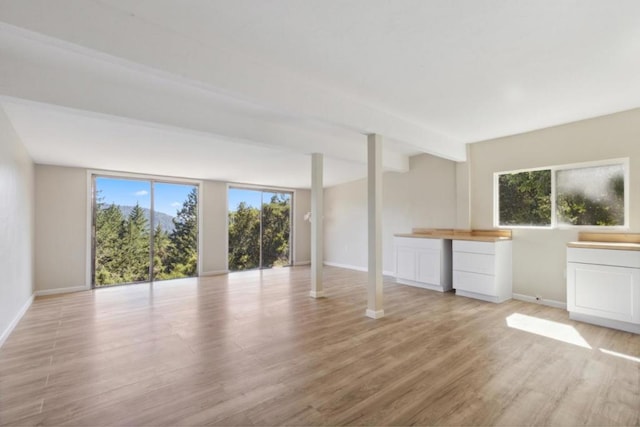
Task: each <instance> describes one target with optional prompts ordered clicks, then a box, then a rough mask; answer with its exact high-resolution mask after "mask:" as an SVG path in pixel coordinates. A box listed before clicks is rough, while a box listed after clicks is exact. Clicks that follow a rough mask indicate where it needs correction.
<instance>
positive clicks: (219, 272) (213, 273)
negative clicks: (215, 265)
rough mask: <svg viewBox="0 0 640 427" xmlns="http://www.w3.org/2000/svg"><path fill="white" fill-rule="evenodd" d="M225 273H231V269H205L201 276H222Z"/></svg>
mask: <svg viewBox="0 0 640 427" xmlns="http://www.w3.org/2000/svg"><path fill="white" fill-rule="evenodd" d="M223 274H229V270H212V271H203V272H202V273H200V276H202V277H207V276H222V275H223Z"/></svg>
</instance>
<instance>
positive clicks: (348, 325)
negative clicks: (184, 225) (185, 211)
mask: <svg viewBox="0 0 640 427" xmlns="http://www.w3.org/2000/svg"><path fill="white" fill-rule="evenodd" d="M365 283H366V274H365V273H361V272H354V271H348V270H342V269H338V268H329V267H327V268H326V269H325V291H326V294H327V296H328V297H327V298H324V299H320V300H314V299H312V298H309V296H308V294H309V287H310V286H309V269H308V268H302V267H298V268H291V269H274V270H268V271H263V272H259V271H252V272H244V273H234V274H231V275H229V276H219V277H210V278H201V279H190V280H179V281H171V282H160V283H156V284H155V285H153V286H150V285H146V284H145V285H133V286H123V287H116V288H109V289H100V290H96V291H90V292H80V293H75V294H68V295H59V296H52V297H45V298H38V299H36V301H35V302H34V304H33V306H32V307H31V308H30V309H29V311H28V312H27V313H26V315H25V316H24V318H23V319H22V321H21V322H20V323H19V325H18V326H17V328H16V330H15V331H14V332H13V334H12V335H11V336H10V337H9V339H8V340H7V342H6V343H5V345H4V346H3V347H2V348H1V349H0V423H1V424H8V425H35V424H38V425H83V426H84V425H87V426H88V425H91V426H95V425H113V424H116V425H201V424H218V425H282V424H288V425H341V424H352V425H409V424H421V425H425V424H430V425H434V424H435V425H549V424H553V425H578V424H580V425H582V424H590V425H638V424H640V337H639V336H638V335H633V334H630V333H625V332H620V331H615V330H611V329H606V328H601V327H597V326H592V325H588V324H584V323H578V322H573V321H570V320H569V319H568V315H567V312H566V311H564V310H559V309H553V308H549V307H544V306H541V305H537V304H530V303H524V302H519V301H509V302H506V303H503V304H498V305H496V304H491V303H485V302H482V301H476V300H472V299H467V298H464V297H460V296H455V295H454V294H452V293H447V294H441V293H437V292H432V291H427V290H422V289H417V288H412V287H407V286H400V285H396V284H393V283H388V282H386V283H385V313H386V315H387V316H386V317H385V318H383V319H380V320H372V319H369V318H367V317H365V316H364V311H365V308H366V292H365ZM553 322H556V323H553ZM509 324H511V326H509ZM540 325H541V326H542V329H541V330H542V331H543V332H544V333H551V334H559V336H560V337H561V338H562V339H564V340H566V341H572V342H574V344H571V343H566V342H563V341H560V340H558V339H554V338H549V337H545V336H541V335H539V334H537V333H533V332H527V331H526V330H529V331H532V330H536V328H538V327H539V326H540ZM513 326H517V327H513ZM518 328H520V329H518ZM523 329H524V330H523ZM581 340H582V341H581ZM576 344H580V345H576ZM601 349H602V350H601Z"/></svg>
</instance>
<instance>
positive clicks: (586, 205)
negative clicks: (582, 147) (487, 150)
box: [494, 159, 629, 228]
mask: <svg viewBox="0 0 640 427" xmlns="http://www.w3.org/2000/svg"><path fill="white" fill-rule="evenodd" d="M628 171H629V161H628V159H617V160H608V161H604V162H597V163H581V164H573V165H563V166H554V167H548V168H539V169H527V170H518V171H510V172H500V173H496V174H495V175H494V178H495V191H494V199H495V200H494V204H495V207H494V212H495V225H496V226H498V227H543V228H554V227H625V226H627V218H628V217H629V215H628V206H629V203H628V198H629V188H628V185H629V179H628Z"/></svg>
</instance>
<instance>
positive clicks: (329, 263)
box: [324, 261, 396, 277]
mask: <svg viewBox="0 0 640 427" xmlns="http://www.w3.org/2000/svg"><path fill="white" fill-rule="evenodd" d="M324 265H327V266H329V267H338V268H346V269H347V270H356V271H364V272H367V271H369V269H368V268H366V267H359V266H356V265H350V264H340V263H338V262H332V261H325V262H324ZM382 275H383V276H392V277H395V275H396V274H395V273H394V272H393V271H383V272H382Z"/></svg>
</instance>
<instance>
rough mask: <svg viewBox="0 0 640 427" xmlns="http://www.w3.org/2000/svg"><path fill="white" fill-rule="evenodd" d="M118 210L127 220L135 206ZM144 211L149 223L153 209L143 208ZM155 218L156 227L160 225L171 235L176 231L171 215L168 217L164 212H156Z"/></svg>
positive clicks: (122, 207) (154, 213) (121, 207)
mask: <svg viewBox="0 0 640 427" xmlns="http://www.w3.org/2000/svg"><path fill="white" fill-rule="evenodd" d="M118 208H119V209H120V212H122V215H123V216H124V217H125V218H127V217H128V216H129V214H130V213H131V211H132V210H133V206H118ZM142 211H143V212H144V217H145V218H146V219H147V221H149V218H150V217H151V209H147V208H142ZM153 218H154V221H155V224H154V225H157V224H160V227H162V229H163V230H165V231H166V232H167V233H169V234H171V233H172V232H173V230H174V229H175V227H174V225H173V221H172V220H173V218H174V217H172V216H171V215H167V214H166V213H164V212H158V211H154V212H153ZM154 228H155V227H154Z"/></svg>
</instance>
